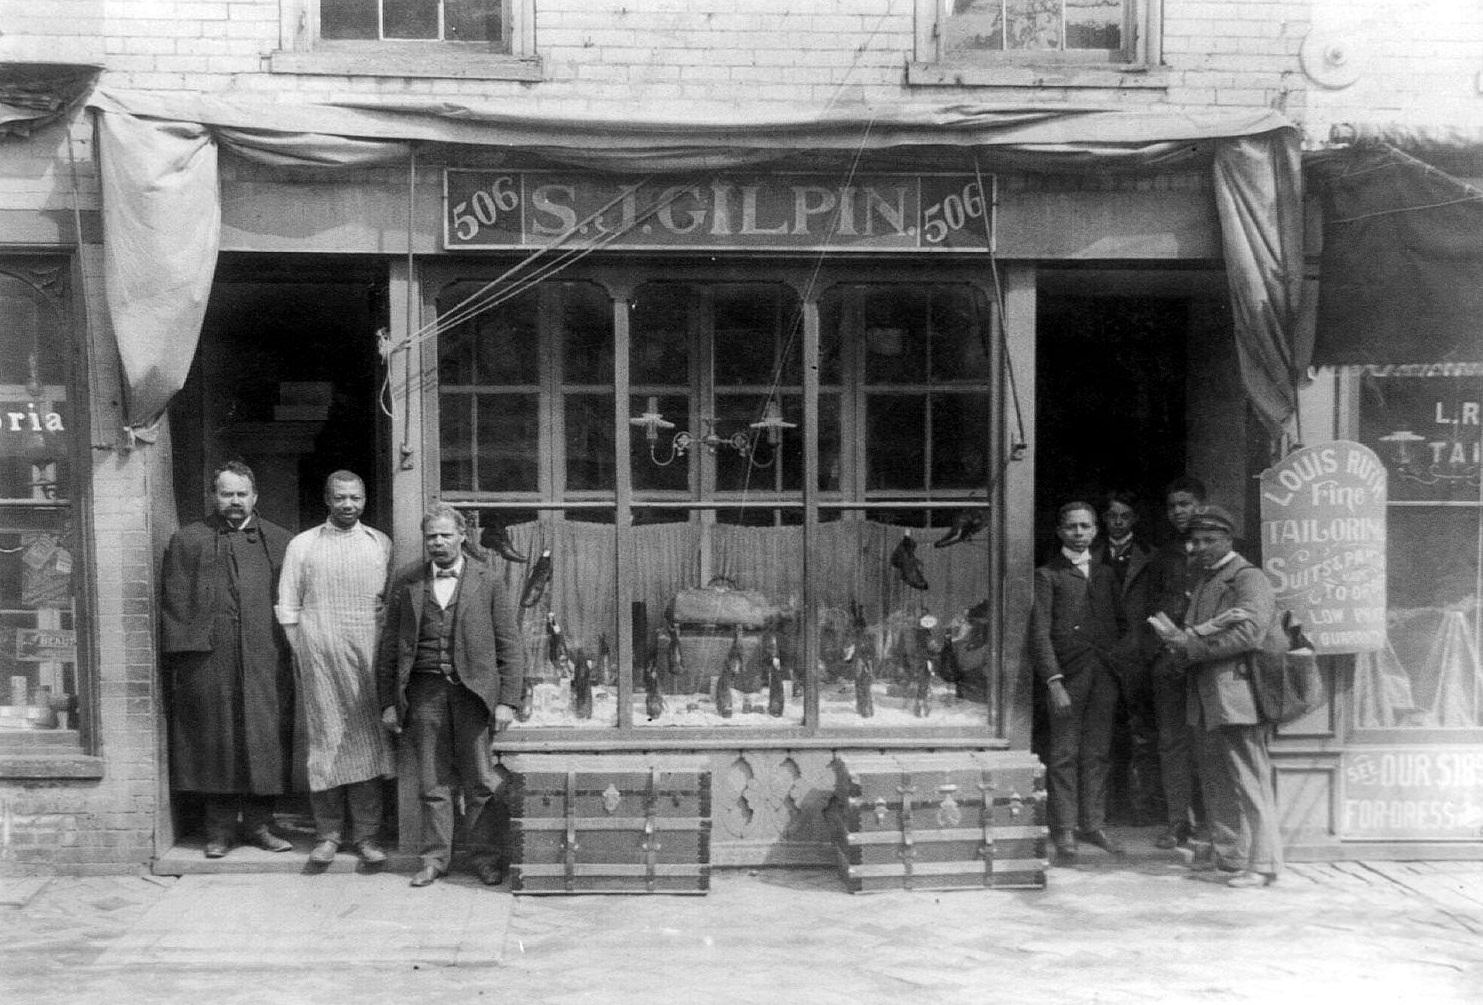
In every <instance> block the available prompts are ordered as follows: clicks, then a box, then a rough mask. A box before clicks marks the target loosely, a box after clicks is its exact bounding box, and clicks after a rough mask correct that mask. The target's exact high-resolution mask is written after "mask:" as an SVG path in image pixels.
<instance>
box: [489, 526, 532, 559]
mask: <svg viewBox="0 0 1483 1005" xmlns="http://www.w3.org/2000/svg"><path fill="white" fill-rule="evenodd" d="M479 544H480V545H481V546H482V547H483V548H484V550H485V551H493V552H494V553H495V554H496V555H498V556H499V557H500V558H503V559H504V560H505V561H506V562H529V561H530V559H528V558H526V557H525V556H524V555H522V554H520V552H518V551H516V550H515V546H514V545H513V544H511V543H510V534H509V532H508V531H507V530H505V525H504V524H502V523H492V524H490V525H489V526H488V527H485V528H484V529H483V530H481V531H480V532H479Z"/></svg>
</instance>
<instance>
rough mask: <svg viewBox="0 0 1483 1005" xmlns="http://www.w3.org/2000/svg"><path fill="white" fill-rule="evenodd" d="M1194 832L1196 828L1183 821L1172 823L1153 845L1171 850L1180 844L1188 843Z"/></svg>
mask: <svg viewBox="0 0 1483 1005" xmlns="http://www.w3.org/2000/svg"><path fill="white" fill-rule="evenodd" d="M1194 832H1195V829H1194V828H1193V827H1191V826H1190V825H1189V824H1188V823H1185V822H1183V821H1181V822H1180V823H1177V824H1171V825H1170V826H1169V828H1168V829H1167V830H1166V831H1164V833H1162V834H1160V835H1159V836H1158V838H1157V840H1155V841H1154V843H1153V846H1154V847H1155V848H1162V849H1163V850H1164V851H1170V850H1172V849H1174V848H1178V847H1179V846H1180V845H1183V844H1188V843H1189V839H1190V835H1191V834H1193V833H1194Z"/></svg>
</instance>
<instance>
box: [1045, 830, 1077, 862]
mask: <svg viewBox="0 0 1483 1005" xmlns="http://www.w3.org/2000/svg"><path fill="white" fill-rule="evenodd" d="M1050 840H1051V844H1052V845H1054V846H1055V849H1056V855H1057V856H1059V857H1060V858H1075V857H1076V835H1075V834H1073V833H1072V832H1071V831H1052V832H1051V835H1050Z"/></svg>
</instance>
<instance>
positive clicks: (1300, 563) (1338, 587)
mask: <svg viewBox="0 0 1483 1005" xmlns="http://www.w3.org/2000/svg"><path fill="white" fill-rule="evenodd" d="M1386 485H1387V478H1386V472H1385V465H1384V464H1383V463H1381V461H1380V459H1379V458H1378V457H1377V456H1375V452H1374V451H1373V450H1371V449H1370V448H1369V447H1366V446H1365V445H1363V444H1361V443H1353V442H1350V441H1348V440H1336V441H1334V442H1332V443H1325V444H1321V445H1319V446H1313V447H1304V448H1303V449H1301V450H1295V451H1293V452H1292V453H1291V454H1289V455H1288V456H1287V457H1284V458H1283V459H1282V460H1281V461H1280V462H1279V463H1277V464H1275V465H1273V466H1272V467H1270V468H1268V469H1267V470H1266V471H1263V472H1262V477H1261V491H1262V567H1263V568H1264V569H1265V570H1266V572H1267V575H1269V576H1270V577H1271V578H1272V583H1273V586H1274V587H1275V588H1276V590H1277V609H1278V610H1279V611H1284V610H1286V611H1292V614H1293V618H1294V619H1295V620H1296V621H1298V622H1300V623H1301V624H1302V625H1303V626H1304V628H1305V630H1306V631H1307V634H1308V637H1309V638H1311V639H1312V640H1313V643H1314V650H1315V651H1316V652H1318V653H1320V654H1334V653H1363V652H1373V651H1375V650H1377V649H1380V648H1382V647H1383V646H1384V645H1385V559H1386V554H1385V535H1386V522H1385V500H1386Z"/></svg>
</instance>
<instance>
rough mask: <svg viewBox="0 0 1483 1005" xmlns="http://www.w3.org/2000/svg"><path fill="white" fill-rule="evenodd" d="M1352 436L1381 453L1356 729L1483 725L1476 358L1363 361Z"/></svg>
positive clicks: (1482, 386)
mask: <svg viewBox="0 0 1483 1005" xmlns="http://www.w3.org/2000/svg"><path fill="white" fill-rule="evenodd" d="M1358 379H1359V389H1360V398H1359V421H1360V439H1361V440H1362V441H1363V442H1364V443H1366V444H1367V445H1368V446H1370V447H1371V448H1372V449H1374V450H1375V452H1376V453H1377V454H1379V456H1380V457H1381V458H1382V459H1383V460H1384V461H1385V463H1386V467H1387V469H1388V472H1389V503H1388V506H1387V517H1388V538H1389V543H1390V547H1389V550H1388V561H1389V566H1388V583H1387V591H1388V596H1389V610H1388V612H1387V621H1388V624H1387V628H1388V633H1387V635H1388V641H1387V644H1386V646H1385V647H1384V648H1383V649H1382V650H1380V651H1379V652H1376V653H1373V654H1370V653H1366V654H1361V655H1360V656H1358V657H1357V667H1356V677H1355V685H1354V687H1355V703H1354V707H1355V723H1354V725H1355V726H1356V728H1358V729H1360V730H1395V729H1401V730H1411V731H1417V730H1444V731H1455V730H1460V729H1479V728H1483V663H1480V658H1479V652H1480V636H1479V628H1480V613H1483V608H1480V597H1483V488H1480V481H1479V471H1480V465H1479V459H1480V450H1483V423H1480V410H1483V365H1480V364H1468V363H1456V364H1447V365H1440V366H1426V367H1423V366H1371V367H1364V368H1362V370H1361V373H1360V375H1359V378H1358Z"/></svg>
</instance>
